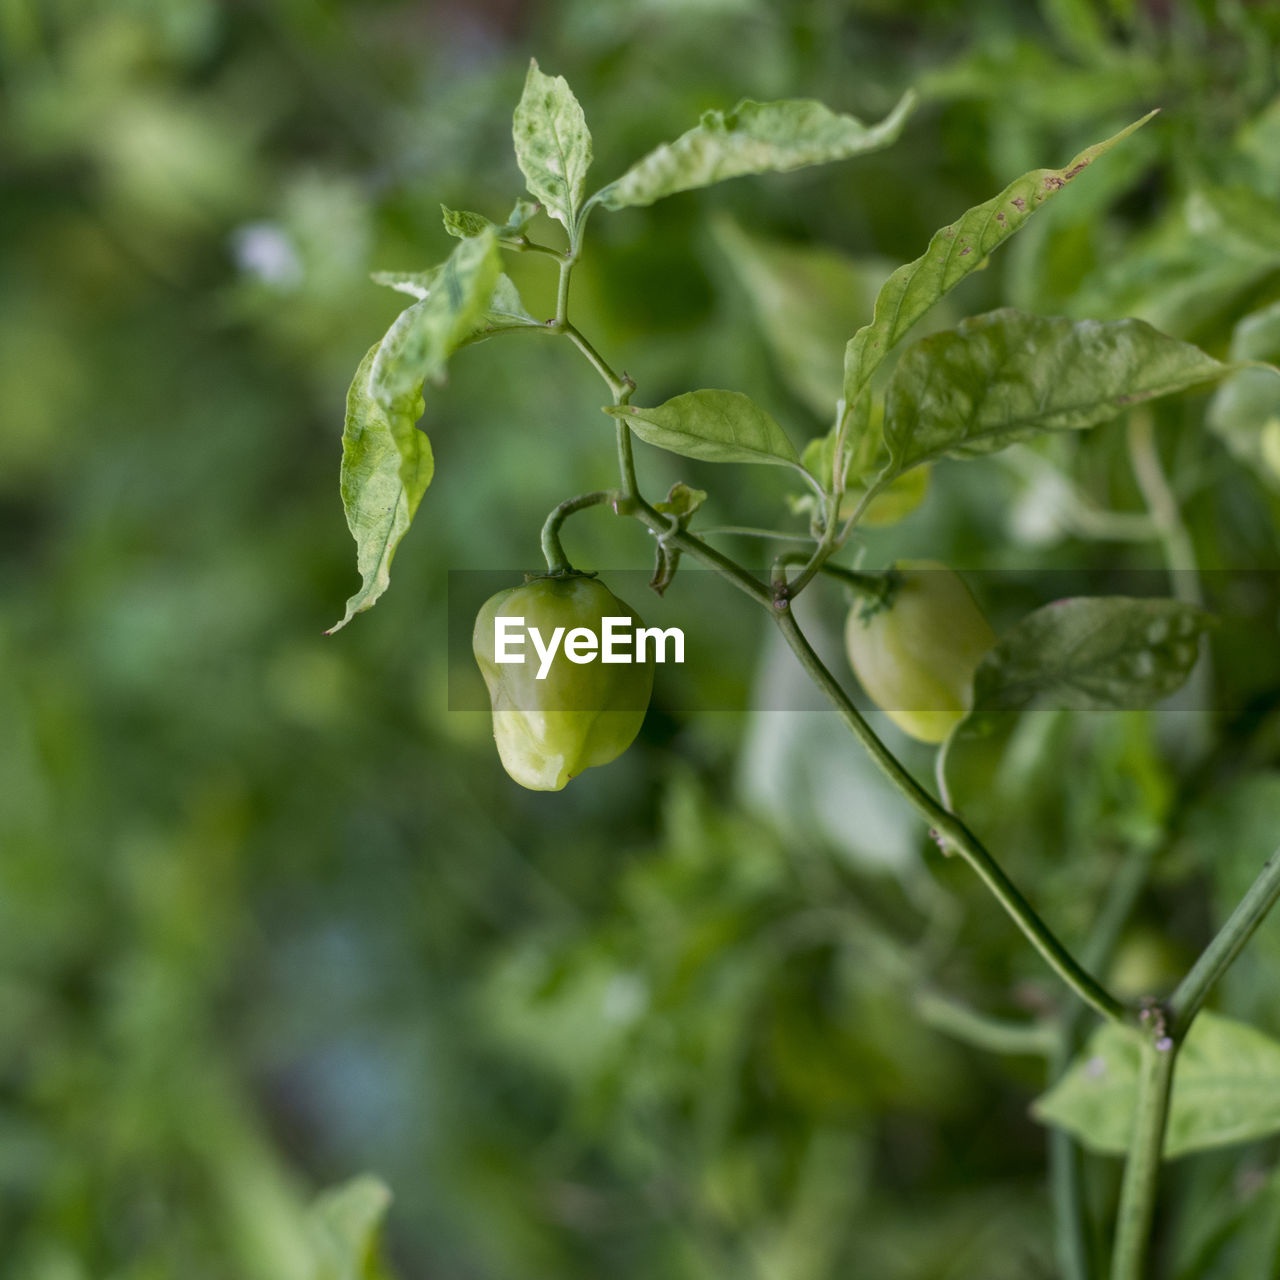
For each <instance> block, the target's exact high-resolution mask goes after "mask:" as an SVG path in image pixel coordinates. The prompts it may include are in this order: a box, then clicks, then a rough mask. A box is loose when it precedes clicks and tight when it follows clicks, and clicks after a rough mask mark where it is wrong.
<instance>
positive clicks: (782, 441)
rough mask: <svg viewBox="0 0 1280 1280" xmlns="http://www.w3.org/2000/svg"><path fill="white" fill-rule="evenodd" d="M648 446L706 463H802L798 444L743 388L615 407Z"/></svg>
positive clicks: (613, 410)
mask: <svg viewBox="0 0 1280 1280" xmlns="http://www.w3.org/2000/svg"><path fill="white" fill-rule="evenodd" d="M605 412H606V413H611V414H613V415H614V416H615V417H619V418H622V419H623V420H624V421H625V422H626V423H627V424H628V425H629V426H630V427H631V429H632V430H633V431H634V432H635V433H636V435H638V436H639V437H640V439H641V440H644V441H646V442H647V443H648V444H652V445H656V446H657V447H658V448H659V449H668V450H670V451H671V452H672V453H679V454H683V455H684V456H685V457H686V458H701V459H703V460H704V461H706V462H767V463H773V464H775V465H782V466H795V465H799V458H798V457H797V455H796V451H795V446H794V445H793V444H792V443H791V441H790V440H788V439H787V437H786V435H785V434H784V432H783V430H782V428H781V427H780V426H778V424H777V423H776V422H775V421H774V420H773V419H772V418H771V417H770V416H769V414H767V413H766V412H765V411H764V410H763V409H762V408H760V406H759V405H758V404H756V403H755V402H754V401H753V400H752V399H751V398H750V396H744V395H743V394H742V393H741V392H740V391H715V390H704V391H689V392H687V393H686V394H684V395H681V396H676V397H675V398H674V399H672V400H668V401H667V402H666V403H665V404H660V405H657V406H655V407H654V408H652V409H642V408H640V407H638V406H636V405H610V406H609V407H608V408H606V409H605Z"/></svg>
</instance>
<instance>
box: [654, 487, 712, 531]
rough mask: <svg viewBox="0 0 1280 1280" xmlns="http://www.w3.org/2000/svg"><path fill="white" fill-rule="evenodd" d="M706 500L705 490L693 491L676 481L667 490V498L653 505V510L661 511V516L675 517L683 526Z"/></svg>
mask: <svg viewBox="0 0 1280 1280" xmlns="http://www.w3.org/2000/svg"><path fill="white" fill-rule="evenodd" d="M706 500H707V491H706V490H705V489H694V488H692V487H691V486H689V485H687V484H685V482H684V481H683V480H677V481H676V482H675V484H673V485H672V486H671V488H670V489H669V490H668V492H667V496H666V497H665V498H664V499H663V500H662V501H661V502H655V503H654V504H653V509H654V510H655V511H661V512H662V514H663V515H667V516H677V517H679V518H680V520H681V523H682V524H685V523H688V519H689V517H690V516H691V515H693V513H694V512H695V511H697V509H698V508H699V507H700V506H702V504H703V503H704V502H706Z"/></svg>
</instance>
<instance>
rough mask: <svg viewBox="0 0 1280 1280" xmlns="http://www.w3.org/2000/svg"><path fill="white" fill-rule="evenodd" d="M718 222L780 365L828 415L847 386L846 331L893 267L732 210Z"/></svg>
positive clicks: (825, 417)
mask: <svg viewBox="0 0 1280 1280" xmlns="http://www.w3.org/2000/svg"><path fill="white" fill-rule="evenodd" d="M712 229H713V232H714V234H715V237H716V241H717V243H718V244H719V246H720V248H721V249H722V250H723V251H724V254H725V256H726V258H728V260H729V262H730V264H731V265H732V266H733V269H734V272H735V273H736V275H737V278H738V280H739V282H740V283H741V285H742V287H743V289H744V290H745V292H746V294H747V297H748V299H749V300H750V302H751V306H752V310H753V311H754V313H755V317H756V321H757V323H758V324H759V326H760V331H761V333H762V334H763V335H764V338H765V341H766V342H767V343H768V345H769V349H770V352H771V354H772V355H773V358H774V360H775V361H776V362H777V366H778V371H779V373H780V374H781V375H782V377H783V379H784V380H785V382H786V383H787V386H788V387H790V389H791V391H792V392H793V393H794V394H795V395H796V396H797V397H798V398H799V399H800V400H803V401H804V402H805V404H807V405H808V406H809V408H811V409H812V410H813V412H814V413H815V414H817V415H818V417H819V418H820V419H821V420H822V421H823V422H827V423H829V422H830V421H831V418H832V415H833V414H834V412H835V408H836V401H837V400H839V399H840V394H841V384H842V379H843V352H844V343H845V335H846V334H848V333H849V332H850V331H851V330H852V329H853V328H854V327H855V326H856V325H858V324H859V323H861V321H862V320H863V319H865V318H866V316H867V315H869V314H870V312H871V307H872V304H873V303H874V301H875V296H876V291H877V290H878V289H879V287H880V285H881V284H882V283H883V282H884V279H885V276H886V275H887V273H888V272H887V267H886V266H885V265H884V264H883V263H882V262H881V261H880V260H875V261H871V262H858V261H855V260H854V259H852V258H850V257H848V256H846V255H845V254H843V253H841V252H839V251H838V250H836V249H832V248H827V247H825V246H820V245H806V244H788V243H786V242H784V241H779V240H767V239H765V238H763V237H761V236H757V235H753V234H750V233H748V232H746V231H744V230H743V229H742V228H741V227H740V226H739V225H738V224H737V223H736V222H735V221H734V220H733V219H732V218H729V217H722V218H717V219H716V220H715V221H714V222H713V224H712Z"/></svg>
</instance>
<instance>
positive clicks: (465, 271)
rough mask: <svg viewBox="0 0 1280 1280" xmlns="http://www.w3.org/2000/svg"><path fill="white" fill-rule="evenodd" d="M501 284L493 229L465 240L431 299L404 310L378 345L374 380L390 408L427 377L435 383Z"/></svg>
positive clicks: (433, 283) (451, 257)
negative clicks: (499, 283) (434, 380)
mask: <svg viewBox="0 0 1280 1280" xmlns="http://www.w3.org/2000/svg"><path fill="white" fill-rule="evenodd" d="M497 282H498V246H497V241H496V240H495V239H494V237H493V233H492V231H485V232H483V233H482V234H480V235H478V236H475V237H473V238H472V239H469V240H463V241H461V242H460V243H459V245H458V247H457V248H456V249H454V251H453V253H451V254H450V255H449V258H448V260H447V261H446V262H445V264H444V266H443V267H441V268H440V270H439V273H438V274H437V275H436V276H435V277H434V279H433V280H432V281H431V284H430V287H429V289H428V291H427V296H426V297H425V298H423V299H422V301H421V302H418V303H416V304H415V305H414V306H412V307H410V308H409V309H408V310H407V311H402V312H401V313H400V315H399V317H398V318H397V319H396V321H395V323H394V324H393V325H392V326H391V328H390V329H388V330H387V334H386V337H384V338H383V339H382V342H381V343H379V345H378V354H377V357H376V358H375V360H374V362H373V377H372V379H371V382H370V386H371V389H372V391H373V394H374V396H375V397H376V398H377V399H378V400H379V401H380V402H381V403H382V404H383V405H384V406H389V405H391V404H392V403H394V402H396V401H397V400H399V399H401V398H403V397H404V396H405V395H406V394H408V393H409V392H410V391H412V390H413V389H414V388H415V387H419V386H421V385H422V382H423V380H424V379H426V378H432V379H435V378H437V377H439V375H440V374H441V372H442V371H443V370H444V366H445V362H446V361H447V360H448V359H449V357H450V356H451V355H452V354H453V353H454V351H456V350H457V348H458V347H459V345H460V344H461V343H462V342H463V341H464V340H465V339H466V338H467V337H469V336H470V335H471V334H472V333H474V332H475V330H476V329H478V328H479V327H480V324H481V321H482V319H483V317H484V313H485V308H486V307H487V305H488V302H489V299H490V297H491V296H492V294H493V290H494V286H495V285H496V284H497Z"/></svg>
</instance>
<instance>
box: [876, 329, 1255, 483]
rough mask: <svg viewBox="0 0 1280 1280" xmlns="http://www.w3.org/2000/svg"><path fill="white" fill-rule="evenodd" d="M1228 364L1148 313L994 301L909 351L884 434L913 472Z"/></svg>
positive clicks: (1180, 386)
mask: <svg viewBox="0 0 1280 1280" xmlns="http://www.w3.org/2000/svg"><path fill="white" fill-rule="evenodd" d="M1229 372H1230V366H1229V365H1224V364H1222V363H1220V362H1219V361H1217V360H1214V359H1213V358H1212V357H1211V356H1207V355H1205V353H1204V352H1203V351H1201V350H1200V349H1199V348H1198V347H1194V346H1192V345H1191V344H1190V343H1186V342H1179V341H1178V340H1177V339H1175V338H1170V337H1168V336H1167V335H1165V334H1163V333H1160V332H1159V331H1158V330H1156V329H1153V328H1151V326H1150V325H1148V324H1147V323H1146V322H1145V321H1142V320H1116V321H1112V322H1111V323H1108V324H1103V323H1100V322H1098V321H1096V320H1080V321H1072V320H1067V319H1063V318H1053V319H1046V318H1043V317H1041V316H1031V315H1026V314H1025V313H1023V312H1020V311H1013V310H1008V309H1005V310H1000V311H992V312H988V313H987V314H986V315H981V316H974V317H973V318H972V319H970V320H965V321H963V322H962V323H961V324H960V325H958V326H957V327H956V328H955V329H951V330H948V331H946V332H944V333H936V334H932V335H931V336H930V337H927V338H922V339H921V340H920V341H919V342H917V343H916V344H915V345H914V346H913V347H911V348H910V349H909V350H908V351H907V352H906V353H905V354H904V355H903V357H902V360H901V362H900V363H899V365H898V367H897V369H895V370H894V376H893V381H892V382H891V383H890V384H889V390H888V393H887V396H886V401H885V423H884V434H885V439H886V441H887V442H888V445H889V455H890V458H891V463H892V466H893V469H894V471H895V472H902V471H905V470H906V469H907V468H908V467H913V466H915V465H917V464H918V463H921V462H928V461H931V460H932V459H935V458H939V457H942V456H943V455H944V454H945V455H949V456H950V457H953V458H973V457H978V456H980V455H982V454H986V453H991V452H993V451H995V450H996V449H1003V448H1004V447H1005V446H1006V445H1009V444H1013V443H1015V442H1016V441H1019V440H1025V439H1027V438H1028V437H1029V436H1033V435H1037V434H1039V433H1040V432H1045V431H1075V430H1081V429H1083V428H1086V427H1093V426H1097V425H1098V424H1099V423H1102V422H1106V421H1108V420H1109V419H1111V418H1114V417H1115V416H1116V415H1117V414H1119V413H1121V412H1123V411H1124V410H1125V409H1127V408H1129V407H1130V406H1131V405H1134V404H1137V403H1139V402H1140V401H1143V400H1152V399H1155V398H1156V397H1158V396H1165V395H1170V394H1171V393H1173V392H1177V391H1185V390H1186V389H1187V388H1188V387H1193V386H1195V385H1197V384H1198V383H1201V382H1206V381H1208V380H1209V379H1211V378H1217V377H1220V376H1222V375H1223V374H1225V373H1229Z"/></svg>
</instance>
